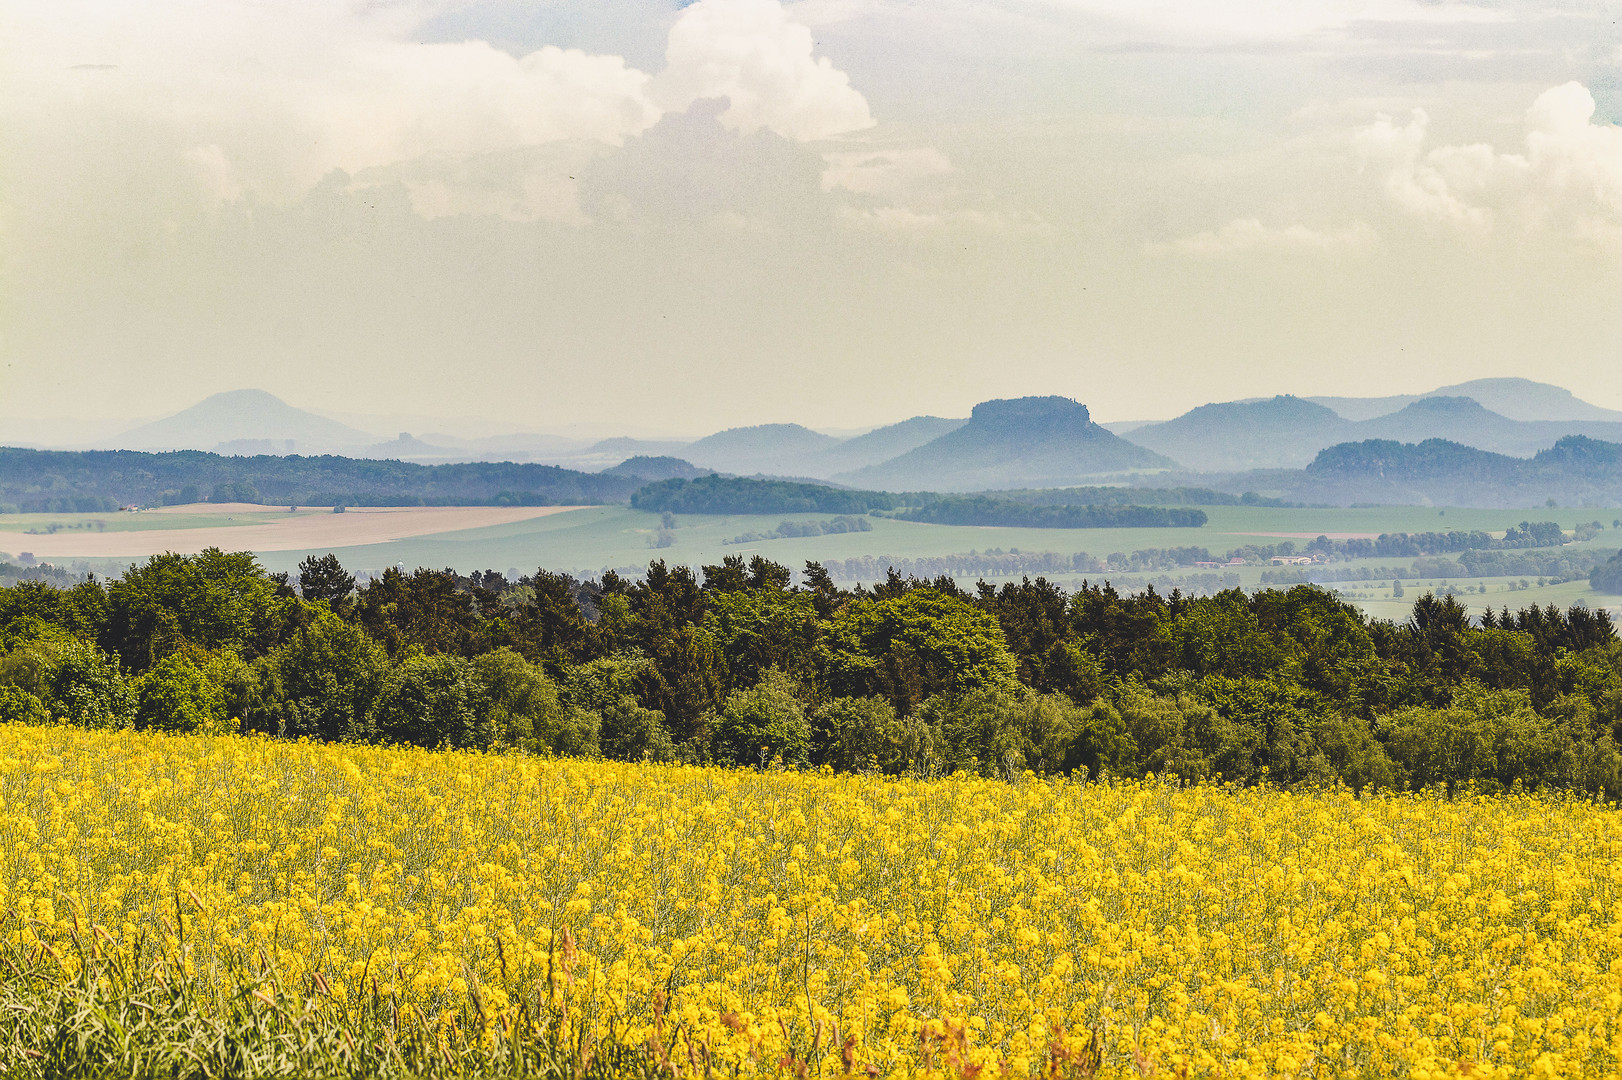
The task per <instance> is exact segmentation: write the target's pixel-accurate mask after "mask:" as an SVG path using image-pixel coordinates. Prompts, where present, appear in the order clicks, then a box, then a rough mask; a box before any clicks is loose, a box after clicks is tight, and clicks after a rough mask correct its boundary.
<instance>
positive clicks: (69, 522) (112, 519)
mask: <svg viewBox="0 0 1622 1080" xmlns="http://www.w3.org/2000/svg"><path fill="white" fill-rule="evenodd" d="M265 509H266V510H267V511H270V510H275V509H276V508H275V507H266V508H265ZM330 512H331V511H330V509H314V510H296V511H294V512H293V513H292V514H288V513H287V511H286V509H285V508H284V509H283V510H282V511H281V513H282V514H284V515H287V516H289V517H294V516H296V517H303V516H305V515H307V514H318V513H320V514H324V513H330ZM263 521H264V515H263V514H229V513H170V512H167V511H162V512H150V511H142V512H140V513H135V514H130V513H123V512H118V511H114V512H109V513H104V514H0V544H4V545H5V546H6V547H7V548H12V547H27V546H28V545H27V538H28V537H29V536H41V535H50V534H52V533H75V532H110V533H113V532H149V531H152V530H156V529H221V528H232V527H236V526H241V525H256V524H260V523H262V522H263Z"/></svg>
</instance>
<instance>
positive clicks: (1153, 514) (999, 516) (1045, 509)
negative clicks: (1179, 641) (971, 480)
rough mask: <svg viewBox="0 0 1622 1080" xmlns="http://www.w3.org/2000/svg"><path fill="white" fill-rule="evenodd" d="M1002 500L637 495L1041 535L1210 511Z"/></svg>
mask: <svg viewBox="0 0 1622 1080" xmlns="http://www.w3.org/2000/svg"><path fill="white" fill-rule="evenodd" d="M1022 494H1023V495H1024V498H1021V499H1015V498H1004V497H1002V496H1001V495H996V496H991V495H938V494H935V493H932V492H911V493H902V494H892V493H890V492H885V491H856V490H852V489H849V488H835V487H825V486H823V485H820V484H806V483H799V482H796V481H790V480H756V479H750V478H746V477H739V476H701V477H699V478H698V479H696V480H681V479H674V480H661V481H659V482H658V483H656V484H649V485H648V486H647V487H644V488H642V489H641V490H640V491H637V492H635V493H633V494H632V495H631V505H632V506H633V507H635V508H637V509H638V510H651V511H654V512H656V513H657V512H664V513H672V514H793V513H824V514H866V513H871V512H874V511H878V512H891V511H894V512H895V513H894V516H895V517H898V518H901V519H904V520H907V521H921V522H927V523H929V524H933V525H1004V526H1013V527H1016V528H1041V529H1108V528H1197V527H1198V526H1200V525H1204V524H1205V522H1206V520H1207V519H1206V514H1205V511H1203V510H1196V509H1192V508H1189V507H1175V508H1174V507H1162V506H1136V505H1131V504H1124V503H1116V502H1106V503H1098V504H1093V505H1072V504H1064V505H1060V504H1059V503H1058V502H1057V500H1058V499H1059V498H1062V497H1064V496H1062V495H1060V494H1055V495H1054V499H1055V501H1054V502H1052V503H1049V504H1047V505H1043V504H1040V503H1035V502H1031V501H1028V500H1029V499H1030V498H1031V497H1033V496H1035V495H1039V494H1041V493H1040V492H1025V493H1022Z"/></svg>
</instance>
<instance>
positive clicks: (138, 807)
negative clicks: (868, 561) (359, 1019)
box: [0, 725, 1622, 1078]
mask: <svg viewBox="0 0 1622 1080" xmlns="http://www.w3.org/2000/svg"><path fill="white" fill-rule="evenodd" d="M0 911H3V912H5V917H4V923H3V932H4V934H5V941H4V947H5V948H7V949H11V950H21V951H24V952H26V951H28V950H34V952H35V954H36V955H43V954H49V955H50V956H52V957H56V958H58V959H57V961H56V962H59V963H60V964H61V966H62V968H63V971H64V974H65V975H70V974H72V972H73V969H74V965H75V964H76V963H78V962H79V961H78V960H76V959H75V957H78V956H82V955H83V950H84V947H85V946H84V942H86V941H90V942H92V945H93V947H95V948H97V949H105V950H109V951H115V952H118V953H120V954H121V955H123V956H125V957H127V958H130V959H133V960H136V962H153V961H152V960H151V958H153V957H161V958H164V959H161V960H159V961H156V962H159V963H164V964H167V965H169V971H170V973H171V976H173V975H174V974H175V967H176V966H179V967H181V968H183V969H184V976H185V977H188V978H192V979H196V980H203V981H207V980H220V979H224V978H228V977H236V976H232V975H229V974H228V973H232V972H240V971H243V970H262V971H274V972H275V973H276V974H277V977H278V985H282V986H295V985H306V984H308V985H314V986H318V987H320V988H321V991H322V993H324V994H327V995H329V996H330V998H331V1000H333V1001H336V1002H340V1003H342V1002H354V1001H357V1000H360V999H362V998H367V999H371V1000H382V1001H387V1002H389V1003H390V1008H392V1009H394V1010H396V1012H400V1011H403V1012H405V1013H407V1014H409V1015H415V1016H421V1017H432V1016H435V1015H443V1014H445V1012H446V1011H447V1010H449V1009H451V1008H453V1007H455V1006H456V1005H457V1003H459V1002H463V1001H466V1000H467V999H468V997H469V995H473V996H474V997H475V998H476V1000H477V1001H478V1003H479V1008H480V1010H481V1013H482V1014H484V1015H488V1016H490V1017H492V1018H497V1019H499V1018H500V1017H503V1016H512V1015H516V1014H517V1013H518V1012H519V1011H520V1010H522V1009H529V1010H531V1011H539V1010H545V1009H550V1010H553V1015H557V1014H558V1013H559V1012H561V1014H562V1015H564V1016H565V1017H567V1018H568V1022H569V1023H571V1024H574V1025H583V1026H586V1027H589V1028H593V1029H596V1030H598V1031H602V1032H608V1031H610V1030H612V1032H613V1033H614V1036H615V1037H617V1038H625V1039H630V1040H635V1041H642V1040H646V1039H649V1038H650V1036H651V1037H652V1039H653V1044H654V1045H656V1046H657V1047H659V1048H660V1053H662V1054H663V1053H668V1054H669V1055H671V1058H672V1061H673V1063H674V1064H673V1065H672V1066H671V1068H672V1070H673V1071H674V1072H675V1073H677V1074H681V1073H686V1072H688V1071H689V1070H690V1069H691V1070H696V1072H697V1073H698V1074H704V1073H706V1072H708V1071H710V1070H712V1069H713V1070H717V1071H722V1070H724V1071H732V1070H737V1071H739V1072H741V1073H744V1074H756V1073H774V1072H780V1071H786V1072H790V1073H799V1074H802V1075H806V1074H812V1075H823V1076H840V1075H857V1076H879V1075H917V1074H919V1073H920V1072H925V1073H928V1072H934V1073H938V1074H955V1075H968V1076H989V1075H992V1074H1014V1075H1038V1074H1048V1075H1056V1074H1061V1073H1062V1074H1067V1075H1082V1076H1085V1075H1139V1074H1144V1075H1148V1074H1159V1075H1168V1076H1177V1075H1190V1076H1205V1075H1221V1076H1313V1077H1320V1076H1376V1075H1378V1076H1385V1075H1406V1076H1411V1077H1420V1078H1422V1077H1427V1076H1455V1075H1456V1076H1511V1075H1515V1076H1519V1075H1539V1074H1542V1075H1550V1076H1579V1075H1582V1076H1607V1075H1610V1076H1614V1075H1618V1072H1619V1067H1622V1066H1619V1063H1622V817H1619V816H1618V814H1617V813H1616V812H1615V810H1613V809H1609V808H1605V807H1596V806H1593V805H1591V804H1587V803H1583V802H1580V801H1575V800H1572V801H1562V800H1554V799H1548V798H1534V797H1523V796H1508V797H1499V798H1491V799H1489V798H1478V797H1464V798H1456V799H1453V800H1447V799H1444V798H1441V797H1437V796H1429V795H1422V796H1413V795H1380V796H1373V797H1367V798H1361V799H1360V798H1357V797H1354V796H1353V795H1351V794H1350V793H1347V792H1344V791H1339V792H1325V793H1309V794H1301V793H1290V792H1285V791H1280V790H1276V789H1265V788H1263V789H1251V790H1241V789H1235V788H1224V787H1216V786H1182V785H1179V784H1177V783H1175V782H1161V781H1155V780H1150V781H1148V782H1142V783H1126V784H1121V783H1105V784H1098V783H1094V784H1076V783H1070V782H1066V781H1047V780H1040V779H1037V778H1035V777H1031V776H1026V777H1025V778H1023V779H1022V780H1020V781H1016V782H1014V783H1008V782H1006V781H993V780H983V779H972V778H951V779H946V780H932V781H910V780H907V781H897V780H889V779H884V778H881V777H868V776H833V775H823V774H801V773H792V772H772V771H763V772H757V771H743V770H719V769H698V768H684V767H654V766H645V765H627V764H613V763H603V762H581V761H548V760H541V759H537V758H533V757H523V756H481V755H476V754H463V753H432V752H426V751H419V750H394V749H377V748H365V747H350V746H324V745H312V744H307V743H284V742H273V741H269V740H264V739H250V738H242V737H236V736H220V737H202V736H198V737H167V736H160V735H146V734H135V733H130V732H119V733H97V732H89V731H84V730H78V729H73V728H66V727H24V726H20V725H10V726H6V727H4V728H0ZM143 956H144V957H146V958H148V959H147V960H146V961H142V960H141V959H140V958H141V957H143ZM493 1022H495V1021H493Z"/></svg>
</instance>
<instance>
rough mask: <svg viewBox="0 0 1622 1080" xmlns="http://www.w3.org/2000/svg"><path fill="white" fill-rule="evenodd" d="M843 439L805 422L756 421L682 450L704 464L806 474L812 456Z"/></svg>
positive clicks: (743, 470) (725, 468) (734, 469)
mask: <svg viewBox="0 0 1622 1080" xmlns="http://www.w3.org/2000/svg"><path fill="white" fill-rule="evenodd" d="M840 441H841V440H839V439H836V438H834V437H833V436H832V435H824V434H823V433H822V432H820V431H812V430H811V429H810V428H808V427H805V426H803V425H801V424H755V425H752V426H749V427H735V428H727V429H726V430H724V431H717V432H716V433H715V434H714V435H706V436H705V437H704V438H702V439H699V440H698V441H697V442H693V443H689V444H688V445H687V446H685V447H683V448H682V450H681V454H682V456H683V457H684V458H686V459H687V460H688V461H691V462H692V463H693V464H694V465H697V466H699V467H700V468H705V469H716V470H719V471H723V472H733V473H751V472H768V473H789V472H792V473H796V474H803V473H805V472H806V471H807V470H806V464H805V463H806V462H807V461H808V460H810V459H812V458H814V457H815V456H816V455H818V454H821V453H824V452H826V451H828V450H831V449H833V448H834V447H835V446H838V445H839V444H840Z"/></svg>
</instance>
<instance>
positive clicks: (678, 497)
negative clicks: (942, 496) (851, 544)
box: [631, 476, 903, 514]
mask: <svg viewBox="0 0 1622 1080" xmlns="http://www.w3.org/2000/svg"><path fill="white" fill-rule="evenodd" d="M631 505H632V506H633V507H635V508H636V509H638V510H651V511H653V512H654V513H659V512H668V513H672V514H811V513H817V514H865V513H867V512H868V511H870V510H894V509H895V508H896V507H898V506H901V505H903V501H902V498H901V496H898V495H892V494H890V493H888V492H884V491H856V490H852V489H849V488H836V487H827V486H825V485H823V484H805V483H799V482H797V481H792V480H753V479H748V478H746V477H741V476H700V477H698V478H697V479H696V480H682V479H679V478H678V479H672V480H661V481H659V482H658V483H656V484H649V485H647V486H646V487H644V488H642V489H641V490H639V491H636V492H633V493H632V495H631Z"/></svg>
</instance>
